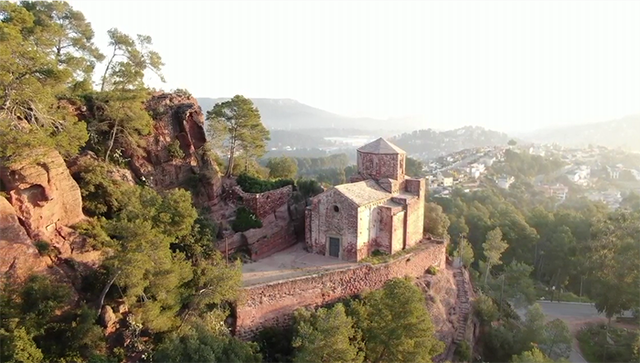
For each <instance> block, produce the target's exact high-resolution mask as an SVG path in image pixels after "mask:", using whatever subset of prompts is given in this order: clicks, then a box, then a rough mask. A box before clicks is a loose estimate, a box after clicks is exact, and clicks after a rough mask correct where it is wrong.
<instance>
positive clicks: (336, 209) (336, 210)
mask: <svg viewBox="0 0 640 363" xmlns="http://www.w3.org/2000/svg"><path fill="white" fill-rule="evenodd" d="M333 211H334V212H336V213H338V212H340V207H338V206H337V205H334V206H333Z"/></svg>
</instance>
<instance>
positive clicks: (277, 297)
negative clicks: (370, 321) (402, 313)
mask: <svg viewBox="0 0 640 363" xmlns="http://www.w3.org/2000/svg"><path fill="white" fill-rule="evenodd" d="M445 263H446V244H445V243H434V242H431V241H424V242H423V243H422V244H420V245H419V246H416V249H415V250H414V251H413V252H411V253H409V254H407V255H404V256H402V257H399V258H397V259H395V260H393V261H391V262H388V263H385V264H380V265H371V264H359V265H355V266H354V267H350V268H346V269H340V270H333V271H328V272H325V273H319V274H315V275H310V276H304V277H299V278H295V279H291V280H285V281H277V282H273V283H267V284H262V285H255V286H251V287H247V288H245V289H244V290H243V295H244V296H243V300H242V302H241V303H239V304H238V307H237V310H236V313H237V321H236V329H235V332H236V336H237V337H239V338H241V339H245V340H249V339H251V338H253V337H254V336H255V335H256V334H257V333H258V332H259V331H260V330H261V329H263V328H265V327H268V326H280V327H283V326H286V325H287V324H289V323H290V321H291V315H292V313H293V311H294V310H296V309H297V308H300V307H306V306H313V307H317V306H321V305H324V304H328V303H331V302H334V301H337V300H339V299H341V298H344V297H349V296H354V295H357V294H360V293H362V292H364V291H366V290H375V289H380V288H381V287H382V286H383V285H384V284H385V282H387V281H388V280H390V279H392V278H396V277H404V276H412V277H419V276H422V275H424V274H425V272H426V270H427V269H428V268H429V266H432V265H434V266H438V267H439V268H444V267H445Z"/></svg>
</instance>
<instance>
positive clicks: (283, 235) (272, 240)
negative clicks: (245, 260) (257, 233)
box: [249, 223, 296, 261]
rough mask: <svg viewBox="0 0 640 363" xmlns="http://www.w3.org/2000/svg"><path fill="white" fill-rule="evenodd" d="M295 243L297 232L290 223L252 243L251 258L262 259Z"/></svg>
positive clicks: (250, 247) (250, 246)
mask: <svg viewBox="0 0 640 363" xmlns="http://www.w3.org/2000/svg"><path fill="white" fill-rule="evenodd" d="M295 243H296V234H295V232H294V230H293V224H292V223H289V224H287V225H285V226H283V227H282V228H280V229H278V230H276V231H275V232H273V233H271V234H267V235H265V236H264V237H262V238H260V239H258V240H257V241H256V242H255V243H253V244H250V245H249V249H250V251H251V259H252V260H254V261H257V260H260V259H262V258H265V257H268V256H271V255H272V254H274V253H276V252H279V251H282V250H284V249H286V248H288V247H291V246H293V245H294V244H295Z"/></svg>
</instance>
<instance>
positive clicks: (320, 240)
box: [305, 138, 426, 262]
mask: <svg viewBox="0 0 640 363" xmlns="http://www.w3.org/2000/svg"><path fill="white" fill-rule="evenodd" d="M357 153H358V155H357V156H358V172H357V174H356V175H354V176H353V177H352V178H351V180H350V183H348V184H342V185H338V186H336V187H334V188H331V189H329V190H327V191H325V192H323V193H322V194H319V195H317V196H315V197H314V198H313V199H312V200H311V205H310V206H309V207H307V210H306V215H305V224H306V225H305V240H306V244H307V247H308V249H309V251H311V252H313V253H318V254H321V255H325V256H330V257H336V258H339V259H341V260H345V261H353V262H355V261H359V260H361V259H363V258H365V257H367V256H369V255H371V253H372V252H373V251H375V250H379V251H381V252H385V253H388V254H393V253H395V252H398V251H400V250H403V249H405V248H408V247H411V246H413V245H414V244H416V243H418V242H420V240H421V239H422V238H423V228H424V208H425V194H426V185H425V181H424V179H413V178H408V177H406V176H405V165H406V164H405V159H406V153H405V152H404V151H403V150H402V149H400V148H399V147H397V146H396V145H393V144H392V143H390V142H389V141H387V140H385V139H383V138H380V139H377V140H375V141H373V142H371V143H369V144H367V145H364V146H362V147H361V148H359V149H358V151H357Z"/></svg>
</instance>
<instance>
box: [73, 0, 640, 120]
mask: <svg viewBox="0 0 640 363" xmlns="http://www.w3.org/2000/svg"><path fill="white" fill-rule="evenodd" d="M70 3H71V4H72V5H73V6H74V7H75V8H76V9H78V10H81V11H82V12H83V13H84V14H85V16H86V17H87V18H88V19H89V21H91V22H92V24H93V27H94V30H95V31H96V33H97V36H96V40H97V42H98V43H99V44H100V45H101V46H104V47H106V44H107V38H106V31H107V29H109V28H111V27H117V28H119V29H120V30H122V31H124V32H126V33H130V34H137V33H141V34H147V35H150V36H152V37H153V40H154V44H155V49H156V50H157V51H158V52H160V54H161V55H162V57H163V59H164V61H165V63H166V66H165V69H164V73H165V76H166V78H167V83H166V84H165V85H160V84H159V83H155V82H154V83H152V85H153V86H157V87H163V88H164V89H173V88H187V89H188V90H190V91H191V93H193V94H194V95H196V96H199V97H227V96H232V95H235V94H242V95H245V96H247V97H267V98H291V99H295V100H298V101H300V102H302V103H306V104H308V105H311V106H314V107H318V108H321V109H324V110H327V111H331V112H335V113H339V114H343V115H349V116H369V117H377V118H385V117H395V116H408V115H420V116H422V119H423V120H424V121H423V122H421V123H420V124H418V125H416V128H427V127H433V126H435V127H439V128H443V127H447V126H449V127H457V126H461V125H466V124H474V125H481V126H485V127H489V128H493V129H499V130H504V131H516V130H529V129H535V128H540V127H546V126H553V125H558V124H565V123H576V122H590V121H604V120H609V119H613V118H618V117H621V116H624V115H628V114H637V113H640V18H639V15H640V2H631V1H626V2H614V1H606V2H595V1H589V2H587V1H585V2H577V1H569V2H559V1H553V2H552V1H548V2H543V1H536V2H524V1H509V2H507V1H497V2H462V1H448V2H435V1H412V2H401V1H393V2H391V1H389V2H382V1H353V2H347V1H335V0H334V1H326V0H325V1H319V2H314V1H304V0H299V1H295V2H294V1H280V2H275V1H256V2H253V1H242V0H240V1H238V0H236V1H233V2H232V1H216V0H213V1H162V0H154V1H149V0H147V1H143V0H139V1H114V0H109V1H95V0H76V1H70Z"/></svg>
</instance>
